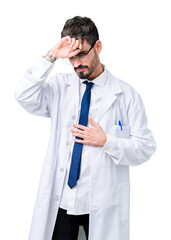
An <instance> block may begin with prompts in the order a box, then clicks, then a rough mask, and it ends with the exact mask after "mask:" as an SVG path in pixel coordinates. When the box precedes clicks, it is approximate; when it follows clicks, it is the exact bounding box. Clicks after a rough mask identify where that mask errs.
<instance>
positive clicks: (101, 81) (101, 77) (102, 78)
mask: <svg viewBox="0 0 171 240" xmlns="http://www.w3.org/2000/svg"><path fill="white" fill-rule="evenodd" d="M102 65H103V64H102ZM103 68H104V71H103V72H102V73H101V74H100V75H99V76H98V77H97V78H95V79H93V80H92V81H89V80H88V79H80V84H82V83H83V82H84V81H88V82H92V83H94V84H96V85H97V86H99V87H103V86H104V85H105V83H106V80H107V69H106V67H105V65H103Z"/></svg>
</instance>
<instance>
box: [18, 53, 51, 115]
mask: <svg viewBox="0 0 171 240" xmlns="http://www.w3.org/2000/svg"><path fill="white" fill-rule="evenodd" d="M53 67H54V64H53V63H51V62H49V61H48V60H46V59H45V58H44V57H40V58H39V59H38V60H37V61H36V63H35V64H33V66H32V67H30V68H29V69H28V70H27V71H26V73H25V75H24V77H23V78H22V80H21V81H20V83H19V84H18V86H17V88H16V90H15V93H14V95H15V98H16V100H17V101H18V102H19V103H20V105H21V106H22V107H23V108H24V109H25V110H26V111H28V112H29V113H31V114H34V115H39V116H44V117H50V111H51V103H52V98H53V88H52V83H53V77H52V78H50V79H49V82H47V81H46V79H47V77H48V75H49V73H50V72H51V70H52V69H53ZM45 81H46V82H45Z"/></svg>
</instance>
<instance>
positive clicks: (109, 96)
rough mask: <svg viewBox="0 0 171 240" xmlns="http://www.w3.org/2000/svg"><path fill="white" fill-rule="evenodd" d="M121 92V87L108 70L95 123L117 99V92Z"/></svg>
mask: <svg viewBox="0 0 171 240" xmlns="http://www.w3.org/2000/svg"><path fill="white" fill-rule="evenodd" d="M121 92H122V89H121V87H120V84H119V82H118V80H117V79H116V78H115V77H114V76H113V75H112V74H111V73H110V72H109V71H108V75H107V82H106V85H105V88H104V93H103V96H102V100H101V104H100V108H99V111H98V112H97V116H96V118H95V122H96V123H99V121H100V119H101V118H102V117H103V115H104V114H105V113H106V111H107V110H108V109H109V107H110V106H111V105H112V104H113V103H114V102H115V100H116V99H117V94H119V93H121Z"/></svg>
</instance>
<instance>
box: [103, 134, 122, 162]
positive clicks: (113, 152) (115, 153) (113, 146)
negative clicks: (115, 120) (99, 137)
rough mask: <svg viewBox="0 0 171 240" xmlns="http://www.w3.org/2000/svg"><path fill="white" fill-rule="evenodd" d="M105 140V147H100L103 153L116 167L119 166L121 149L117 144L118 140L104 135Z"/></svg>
mask: <svg viewBox="0 0 171 240" xmlns="http://www.w3.org/2000/svg"><path fill="white" fill-rule="evenodd" d="M106 136H107V140H106V143H105V145H104V146H103V147H102V149H103V151H105V152H106V153H107V154H109V155H110V156H111V157H112V159H113V161H114V162H115V164H116V165H118V164H119V162H120V160H121V158H122V148H121V145H120V144H119V141H118V138H116V137H112V136H110V135H106Z"/></svg>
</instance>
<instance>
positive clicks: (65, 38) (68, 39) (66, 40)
mask: <svg viewBox="0 0 171 240" xmlns="http://www.w3.org/2000/svg"><path fill="white" fill-rule="evenodd" d="M61 41H62V42H68V43H71V38H70V36H66V37H63V38H61Z"/></svg>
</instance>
